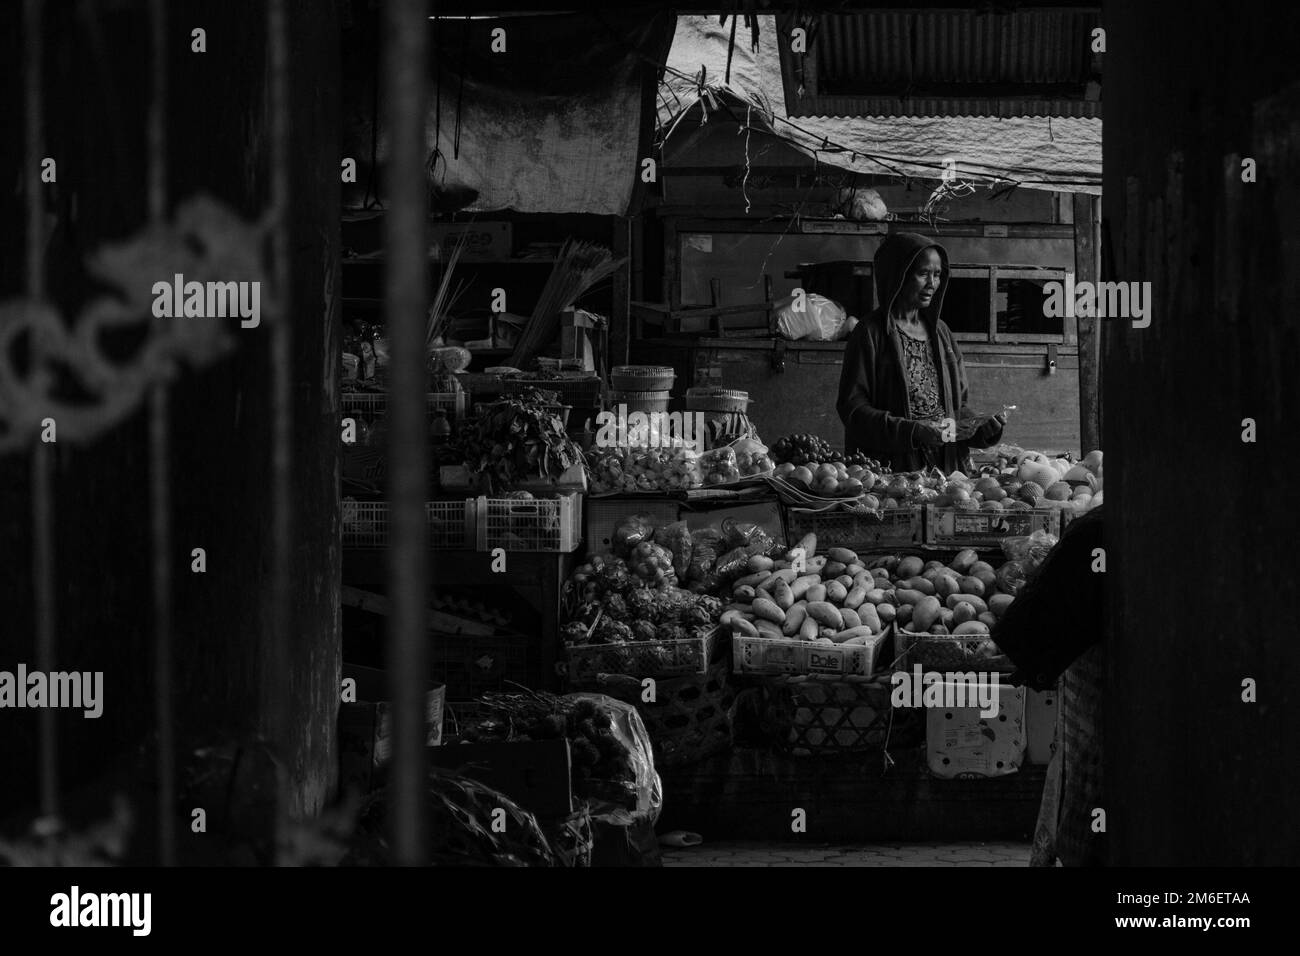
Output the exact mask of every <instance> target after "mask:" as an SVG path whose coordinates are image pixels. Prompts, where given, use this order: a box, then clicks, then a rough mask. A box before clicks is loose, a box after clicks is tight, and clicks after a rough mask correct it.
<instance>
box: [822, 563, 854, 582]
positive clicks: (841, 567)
mask: <svg viewBox="0 0 1300 956" xmlns="http://www.w3.org/2000/svg"><path fill="white" fill-rule="evenodd" d="M848 567H849V566H848V565H847V564H845V563H844V562H843V561H827V562H826V566H825V567H823V568H822V577H824V578H838V577H839V576H840V575H841V574H843V573H844V572H845V571H846V570H848Z"/></svg>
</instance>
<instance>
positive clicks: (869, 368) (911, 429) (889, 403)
mask: <svg viewBox="0 0 1300 956" xmlns="http://www.w3.org/2000/svg"><path fill="white" fill-rule="evenodd" d="M874 272H875V276H876V298H878V299H879V300H880V303H881V305H880V308H878V309H877V310H876V311H875V312H873V313H872V315H871V317H870V318H869V319H867V320H866V321H865V322H860V323H859V324H858V326H857V328H855V329H854V330H853V332H852V333H851V334H850V335H849V341H848V345H847V346H846V347H845V350H844V368H843V370H842V371H841V372H840V394H839V402H838V403H837V408H838V411H839V413H840V419H841V420H842V421H843V422H844V433H845V434H844V447H845V450H846V451H847V452H849V453H852V452H855V451H861V452H864V453H865V454H866V455H867V456H868V457H871V458H874V459H876V460H877V461H879V462H881V463H882V464H888V465H890V466H891V467H892V468H893V470H894V471H916V470H919V469H923V468H928V467H930V466H932V465H933V466H937V467H939V468H941V469H943V471H944V473H945V474H949V473H951V472H953V471H956V470H958V469H960V468H962V467H963V466H964V465H965V464H966V463H967V461H968V458H969V455H968V449H970V448H987V447H988V446H990V445H995V444H997V442H998V441H999V440H1000V439H1001V438H1002V426H1003V425H1004V424H1005V423H1006V416H1005V415H1001V414H999V415H996V416H994V417H993V418H992V419H990V420H989V421H988V422H986V423H985V424H984V425H982V426H981V427H980V428H979V429H977V430H976V432H975V434H973V435H972V436H971V437H970V438H969V439H967V440H965V441H960V442H954V441H948V442H945V441H944V438H945V434H944V429H943V427H942V425H941V424H940V423H941V422H942V420H943V419H945V418H950V419H954V420H961V419H964V418H969V417H971V415H972V413H971V411H970V410H969V409H968V408H967V404H966V403H967V398H968V395H967V388H966V370H965V368H964V367H963V365H962V360H961V353H960V352H958V351H957V346H956V343H954V342H953V340H952V331H951V330H950V329H949V328H948V326H947V325H945V324H944V323H943V321H942V320H941V319H940V318H939V311H940V309H941V308H942V307H943V296H944V292H945V291H946V290H947V288H948V253H947V252H945V251H944V248H943V246H941V245H939V244H937V243H935V242H932V241H931V240H929V239H927V238H925V237H924V236H918V235H917V234H915V233H911V232H897V233H892V234H891V235H889V236H887V237H886V238H885V241H884V242H882V243H881V244H880V248H879V249H877V250H876V257H875V260H874ZM949 437H950V436H949Z"/></svg>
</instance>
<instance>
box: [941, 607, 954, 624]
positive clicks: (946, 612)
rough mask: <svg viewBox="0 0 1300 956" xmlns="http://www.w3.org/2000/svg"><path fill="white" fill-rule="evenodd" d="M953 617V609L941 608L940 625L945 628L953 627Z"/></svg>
mask: <svg viewBox="0 0 1300 956" xmlns="http://www.w3.org/2000/svg"><path fill="white" fill-rule="evenodd" d="M952 615H953V610H952V608H947V607H941V608H939V623H940V624H942V625H943V626H944V627H952Z"/></svg>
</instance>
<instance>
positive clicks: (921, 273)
mask: <svg viewBox="0 0 1300 956" xmlns="http://www.w3.org/2000/svg"><path fill="white" fill-rule="evenodd" d="M942 278H943V261H942V260H941V259H940V258H939V250H937V249H935V248H933V247H931V248H929V249H922V250H921V252H920V253H919V254H918V255H917V257H916V259H914V260H913V261H912V265H911V268H910V269H909V270H908V272H907V278H906V279H904V280H903V288H902V290H901V291H900V292H899V294H898V304H899V306H900V307H902V308H903V309H904V310H905V311H911V310H912V309H924V308H925V307H926V306H928V305H929V304H930V303H931V302H933V301H934V294H935V293H936V292H938V291H939V281H940V279H942Z"/></svg>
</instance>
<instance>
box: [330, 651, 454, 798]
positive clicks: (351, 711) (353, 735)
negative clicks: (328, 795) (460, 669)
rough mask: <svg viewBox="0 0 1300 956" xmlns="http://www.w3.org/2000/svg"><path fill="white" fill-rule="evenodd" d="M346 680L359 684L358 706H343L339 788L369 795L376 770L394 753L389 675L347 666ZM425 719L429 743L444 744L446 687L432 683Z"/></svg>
mask: <svg viewBox="0 0 1300 956" xmlns="http://www.w3.org/2000/svg"><path fill="white" fill-rule="evenodd" d="M343 679H344V680H345V681H346V680H348V679H352V680H355V681H356V694H357V699H356V702H355V703H352V702H346V703H341V704H339V723H338V734H339V787H340V789H347V788H348V787H353V788H356V789H359V790H360V791H361V792H362V793H369V792H370V789H371V787H372V785H373V783H374V779H375V771H376V770H378V769H379V767H380V765H381V764H383V763H385V762H386V761H387V760H388V758H389V756H390V755H391V754H392V749H393V748H392V740H391V737H392V726H393V716H392V709H393V708H392V704H391V703H389V702H388V701H387V700H385V699H384V698H386V697H387V696H388V672H387V671H381V670H376V669H375V668H373V667H358V666H357V665H355V664H344V665H343ZM428 686H429V690H428V693H427V694H426V696H425V706H426V711H425V718H426V720H427V722H428V726H427V734H426V736H425V743H426V744H427V745H428V746H430V747H438V746H440V745H441V744H442V707H443V700H444V698H445V696H446V687H445V686H444V685H443V684H440V683H437V682H435V681H429V682H428Z"/></svg>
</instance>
